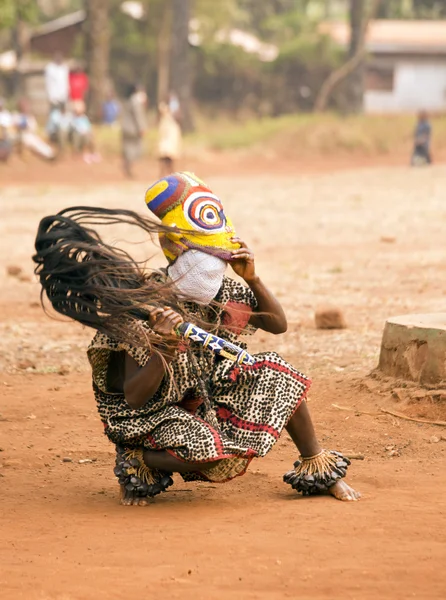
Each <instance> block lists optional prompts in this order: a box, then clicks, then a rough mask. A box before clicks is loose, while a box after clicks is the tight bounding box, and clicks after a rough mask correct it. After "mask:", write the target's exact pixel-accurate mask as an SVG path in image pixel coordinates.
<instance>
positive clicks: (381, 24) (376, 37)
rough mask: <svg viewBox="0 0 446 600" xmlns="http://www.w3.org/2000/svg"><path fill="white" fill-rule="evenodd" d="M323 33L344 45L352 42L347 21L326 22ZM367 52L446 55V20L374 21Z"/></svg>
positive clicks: (368, 39) (322, 26)
mask: <svg viewBox="0 0 446 600" xmlns="http://www.w3.org/2000/svg"><path fill="white" fill-rule="evenodd" d="M321 32H322V33H326V34H328V35H330V37H332V38H333V39H334V40H335V41H336V42H338V43H339V44H341V45H343V46H346V45H347V44H348V43H349V37H350V27H349V25H348V23H346V22H331V23H323V24H322V25H321ZM367 49H368V50H369V51H370V52H374V53H380V52H383V53H406V52H407V53H419V54H430V53H432V54H436V53H443V52H446V20H441V21H392V20H384V19H383V20H377V21H373V22H372V23H371V24H370V26H369V30H368V33H367Z"/></svg>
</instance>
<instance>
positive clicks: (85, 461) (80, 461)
mask: <svg viewBox="0 0 446 600" xmlns="http://www.w3.org/2000/svg"><path fill="white" fill-rule="evenodd" d="M92 462H93V461H92V460H91V459H90V458H81V459H80V460H79V464H80V465H85V464H86V463H92Z"/></svg>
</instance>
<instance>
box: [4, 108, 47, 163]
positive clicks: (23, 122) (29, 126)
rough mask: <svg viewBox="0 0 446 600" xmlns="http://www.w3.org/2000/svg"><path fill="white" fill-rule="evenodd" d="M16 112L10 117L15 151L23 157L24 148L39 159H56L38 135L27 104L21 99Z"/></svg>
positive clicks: (35, 122) (34, 120)
mask: <svg viewBox="0 0 446 600" xmlns="http://www.w3.org/2000/svg"><path fill="white" fill-rule="evenodd" d="M17 109H18V110H17V112H15V113H14V114H13V115H12V120H13V125H14V129H15V144H16V146H17V151H18V153H19V154H20V155H23V151H24V149H25V148H26V149H27V150H30V151H31V152H33V153H34V154H36V155H37V156H39V157H40V158H45V159H47V160H53V159H54V158H55V157H56V153H55V151H54V149H53V148H52V147H51V146H50V145H49V144H47V143H46V142H45V141H44V140H42V138H41V137H40V136H39V135H38V133H37V130H38V127H37V121H36V119H35V117H34V115H32V114H31V111H30V106H29V102H28V101H27V100H26V99H25V98H22V99H21V100H19V101H18V103H17Z"/></svg>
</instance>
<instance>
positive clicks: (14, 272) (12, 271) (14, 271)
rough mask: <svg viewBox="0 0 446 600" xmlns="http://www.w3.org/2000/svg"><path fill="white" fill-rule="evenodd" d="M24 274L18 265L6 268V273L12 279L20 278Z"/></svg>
mask: <svg viewBox="0 0 446 600" xmlns="http://www.w3.org/2000/svg"><path fill="white" fill-rule="evenodd" d="M21 272H22V267H18V266H17V265H8V266H7V267H6V273H7V274H8V275H9V276H10V277H18V276H19V275H20V273H21Z"/></svg>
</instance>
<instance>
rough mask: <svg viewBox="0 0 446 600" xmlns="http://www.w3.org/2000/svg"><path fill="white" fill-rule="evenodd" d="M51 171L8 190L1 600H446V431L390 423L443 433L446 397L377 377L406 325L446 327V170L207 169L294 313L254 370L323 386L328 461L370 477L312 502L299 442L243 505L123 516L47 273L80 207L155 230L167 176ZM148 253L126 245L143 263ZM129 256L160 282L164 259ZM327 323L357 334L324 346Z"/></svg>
mask: <svg viewBox="0 0 446 600" xmlns="http://www.w3.org/2000/svg"><path fill="white" fill-rule="evenodd" d="M35 164H36V163H32V165H31V166H30V168H29V169H27V168H26V167H24V166H23V165H22V164H17V165H15V166H14V168H13V169H12V170H11V171H5V170H2V172H1V173H0V177H1V178H2V182H3V184H4V185H3V187H2V189H1V191H0V209H1V215H2V216H1V218H0V334H1V335H0V389H1V393H0V485H1V490H2V500H1V505H2V510H1V516H0V519H1V525H0V526H1V530H0V531H1V535H0V552H1V568H0V598H1V599H2V600H3V599H5V600H13V599H14V600H20V599H24V600H25V599H26V600H84V599H85V600H93V599H95V600H102V599H107V600H108V599H110V598H111V599H113V600H115V599H116V600H121V599H128V598H140V597H141V598H142V597H143V598H163V599H164V598H167V599H177V598H178V599H180V598H181V599H183V600H189V599H194V600H214V599H216V600H220V599H223V598H235V599H241V600H254V599H261V600H264V599H265V600H267V599H271V600H272V599H274V600H275V599H276V598H301V599H303V600H306V599H312V600H313V599H314V600H326V599H338V598H339V599H343V600H369V599H370V600H371V599H373V600H375V599H376V598H382V599H385V600H387V599H389V600H390V599H392V600H403V599H404V600H406V599H408V598H418V599H422V600H434V599H440V598H441V599H443V598H445V597H446V571H445V567H444V565H445V559H446V545H445V544H446V533H445V531H446V529H445V525H446V522H445V521H446V520H445V514H446V500H445V498H446V468H445V459H446V429H445V428H442V427H438V426H434V425H425V424H420V423H415V422H408V421H406V420H403V419H400V418H396V417H393V416H390V415H388V414H385V413H382V412H381V411H380V409H381V408H386V409H389V410H392V411H398V412H400V413H403V414H405V415H409V416H412V417H424V418H428V419H442V420H446V401H445V395H443V396H442V395H441V393H440V392H438V393H437V392H436V391H435V390H434V391H433V392H432V391H431V393H430V395H429V391H428V390H426V391H424V392H423V391H422V390H420V389H418V388H417V387H415V386H411V385H408V384H406V383H404V382H400V381H392V380H389V379H385V378H376V377H371V376H370V375H369V374H370V372H371V371H372V370H373V369H374V368H375V367H376V365H377V361H378V355H379V346H380V339H381V334H382V330H383V326H384V323H385V320H386V318H387V317H389V316H395V315H399V314H405V313H418V312H446V311H445V309H444V297H445V293H446V283H445V282H446V278H445V274H446V262H445V260H444V258H445V254H444V230H445V225H446V203H445V200H444V189H445V187H446V167H443V166H435V167H433V168H430V169H420V170H410V169H408V168H406V167H404V166H387V167H385V166H379V167H376V168H363V169H357V168H356V169H354V170H348V169H346V167H347V166H348V165H338V167H342V169H343V170H338V171H337V172H329V171H331V169H328V168H327V169H321V171H327V172H322V173H319V174H317V173H316V172H314V170H312V169H311V168H309V169H307V170H306V173H307V174H305V175H304V174H302V171H303V169H298V168H297V169H296V173H294V174H293V170H292V169H288V171H287V170H286V169H284V167H283V163H282V165H277V168H276V167H274V168H270V169H268V168H267V165H263V163H261V162H259V163H258V164H257V169H255V168H253V169H252V171H251V172H249V173H248V174H247V175H241V174H240V170H235V172H236V174H235V175H231V176H229V175H228V171H232V168H231V169H227V170H226V173H224V172H223V171H224V170H223V168H222V167H221V165H217V166H216V167H215V168H213V167H212V165H209V164H204V165H203V169H202V170H201V171H199V170H198V169H197V174H199V175H202V174H203V172H204V173H205V174H206V175H209V183H210V184H211V185H212V186H213V188H214V190H215V192H216V193H217V194H219V195H220V196H221V197H222V199H224V202H225V206H226V210H227V212H228V214H230V215H231V217H232V219H233V221H234V222H235V224H236V225H237V229H238V233H239V235H240V236H241V237H243V238H245V239H246V241H247V242H248V243H249V244H250V245H251V246H252V247H253V249H254V250H255V251H256V256H257V265H258V271H259V274H260V275H261V276H262V277H263V278H264V280H265V281H266V282H267V283H268V285H269V286H270V287H271V288H272V289H273V290H274V291H275V292H276V294H277V296H278V297H279V298H280V300H281V301H282V302H283V304H284V306H285V308H286V310H287V314H288V318H289V330H288V332H287V333H286V334H284V335H281V336H278V337H273V336H270V335H267V334H263V333H260V334H257V335H256V336H255V337H254V338H253V340H252V341H251V345H250V347H251V350H252V351H254V352H255V351H259V350H266V349H275V350H277V351H278V352H280V353H281V354H282V355H283V356H284V357H285V358H286V359H287V360H289V361H290V362H292V363H293V364H295V365H296V366H298V367H299V368H300V369H301V370H302V371H304V372H306V373H308V374H309V375H310V376H311V377H312V379H313V381H314V383H313V387H312V389H311V392H310V408H311V410H312V413H313V416H314V420H315V423H316V426H317V430H318V433H319V436H320V438H321V439H322V442H323V444H324V446H326V447H329V448H334V449H338V450H341V451H345V452H346V453H347V454H349V453H355V454H361V455H363V456H364V457H365V458H364V460H354V461H353V464H352V467H351V469H350V472H351V474H350V473H349V481H350V482H351V483H352V484H353V485H354V486H355V487H357V488H358V489H360V490H361V492H362V493H363V499H362V500H361V501H360V502H358V503H354V504H348V505H346V504H343V503H340V502H337V501H335V500H333V499H331V498H328V497H320V498H315V499H305V498H301V497H299V496H297V495H294V494H293V492H292V491H291V490H290V489H289V488H287V486H285V485H284V484H283V483H282V481H281V477H282V474H283V473H284V472H285V471H286V470H288V469H289V468H290V467H291V465H292V462H293V461H294V460H295V458H296V451H295V449H294V448H293V446H292V444H291V443H290V441H289V440H288V439H287V437H286V436H283V437H282V439H281V440H280V441H279V443H278V444H277V447H276V448H275V449H274V450H273V451H272V452H271V453H270V455H268V456H267V457H266V458H265V459H263V460H259V461H256V462H255V463H253V465H252V468H251V469H250V471H249V472H248V473H247V474H246V475H245V476H244V477H242V478H239V479H237V480H235V481H233V482H231V483H228V484H225V485H222V486H218V485H210V484H194V485H192V484H185V483H181V482H180V481H179V480H177V481H176V482H175V486H174V487H173V488H171V490H172V491H169V492H168V493H166V494H164V495H163V496H162V497H159V499H157V500H156V501H154V502H153V504H151V505H150V506H148V507H146V508H138V507H134V508H133V507H128V508H124V507H121V506H119V504H118V502H117V486H116V483H115V480H114V476H113V473H112V467H113V461H114V455H113V448H112V446H111V445H110V444H109V443H108V442H107V440H106V438H105V436H104V435H103V433H102V427H101V424H100V422H99V419H98V417H97V415H96V410H95V406H94V400H93V396H92V392H91V385H90V376H89V370H88V365H87V362H86V358H85V347H86V345H87V344H88V341H89V339H90V337H91V335H92V334H91V332H89V331H87V330H82V329H81V328H80V327H78V326H76V325H75V324H71V323H61V322H59V321H54V320H50V319H49V318H48V317H47V316H45V314H44V313H43V311H42V309H41V308H40V306H39V287H38V284H37V283H36V281H35V280H34V277H33V273H32V270H33V265H32V262H31V260H30V256H31V254H32V251H33V238H34V236H35V232H36V228H37V223H38V221H39V219H40V218H41V217H42V216H44V215H46V214H49V213H50V212H53V211H57V210H60V209H61V208H63V207H65V206H69V205H74V204H88V205H100V206H108V207H118V206H120V207H122V206H125V207H131V208H135V209H141V210H142V211H144V210H145V208H144V205H143V194H144V191H145V187H147V184H148V183H150V180H152V179H153V173H154V169H155V165H153V164H152V165H151V166H150V165H148V166H147V170H148V171H150V173H149V175H147V176H145V174H144V168H143V166H140V167H139V170H138V178H137V180H136V181H134V182H131V183H126V182H123V181H122V179H120V175H118V174H117V171H116V169H117V168H118V165H117V164H114V166H113V165H111V166H103V167H101V170H100V171H96V172H94V171H92V170H88V168H87V167H86V166H84V165H81V166H78V167H76V166H72V167H71V168H70V167H69V165H61V166H60V167H56V169H57V170H53V171H48V169H49V168H50V166H49V165H48V166H47V165H44V166H43V167H42V168H41V169H37V168H36V167H35ZM401 164H403V163H401ZM33 165H34V166H33ZM188 166H189V167H191V168H196V165H193V164H192V165H188ZM355 166H358V165H355ZM51 168H53V166H51ZM299 172H300V173H301V174H299ZM92 173H93V174H92ZM107 173H108V176H107ZM237 173H238V174H237ZM268 173H270V174H268ZM88 174H90V175H88ZM54 181H56V183H54ZM132 235H133V232H131V231H125V230H119V231H118V230H116V231H114V232H113V239H115V240H117V241H119V240H123V239H125V240H128V241H132V242H137V241H141V240H136V239H134V238H133V237H132ZM131 248H132V251H133V252H134V253H135V254H137V255H138V256H145V255H154V258H153V261H152V264H153V265H156V264H160V263H162V260H163V259H162V256H161V254H160V253H159V251H157V250H154V249H153V247H152V246H151V245H150V244H148V243H139V244H135V245H132V246H131ZM10 267H19V268H20V269H22V270H21V272H20V273H17V272H15V271H14V269H13V270H12V274H8V272H7V269H8V268H10ZM14 273H15V274H14ZM327 304H331V305H335V306H337V307H339V308H340V309H341V310H342V311H343V312H344V315H345V318H346V321H347V323H348V328H347V329H345V330H340V331H325V332H324V331H317V330H316V329H315V327H314V310H315V308H317V307H318V306H320V305H327ZM445 394H446V392H445ZM64 458H65V459H70V461H71V462H64V461H63V459H64ZM85 459H90V460H91V461H92V462H85V463H84V462H82V463H81V462H79V461H82V460H85ZM177 479H178V478H177Z"/></svg>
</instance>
